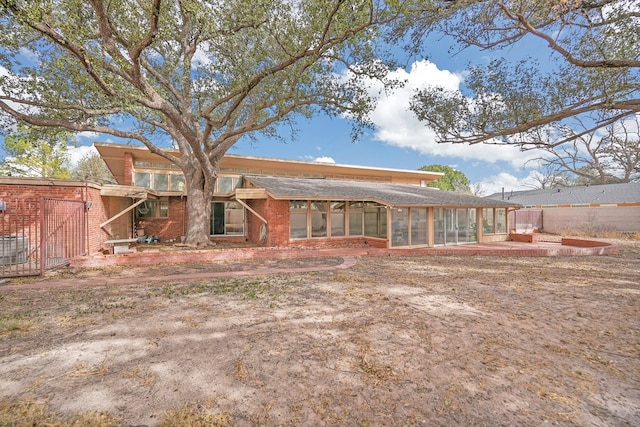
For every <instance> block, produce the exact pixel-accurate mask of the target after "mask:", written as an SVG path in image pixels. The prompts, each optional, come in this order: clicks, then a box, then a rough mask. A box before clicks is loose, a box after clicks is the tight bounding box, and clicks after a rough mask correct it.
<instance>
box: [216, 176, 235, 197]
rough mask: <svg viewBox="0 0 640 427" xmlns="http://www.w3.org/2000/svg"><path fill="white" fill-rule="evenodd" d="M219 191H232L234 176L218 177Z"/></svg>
mask: <svg viewBox="0 0 640 427" xmlns="http://www.w3.org/2000/svg"><path fill="white" fill-rule="evenodd" d="M218 185H219V187H218V188H219V191H218V192H219V193H231V191H232V190H233V178H232V177H230V176H221V177H219V178H218Z"/></svg>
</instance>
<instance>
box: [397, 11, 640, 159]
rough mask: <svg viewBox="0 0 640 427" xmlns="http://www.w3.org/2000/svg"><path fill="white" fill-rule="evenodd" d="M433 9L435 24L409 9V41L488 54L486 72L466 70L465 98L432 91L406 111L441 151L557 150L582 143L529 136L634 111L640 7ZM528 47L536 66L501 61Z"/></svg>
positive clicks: (638, 97)
mask: <svg viewBox="0 0 640 427" xmlns="http://www.w3.org/2000/svg"><path fill="white" fill-rule="evenodd" d="M440 3H441V10H440V15H438V14H436V13H434V11H433V9H432V8H431V7H430V6H429V7H420V2H419V1H416V4H417V6H415V7H414V9H413V11H414V13H415V15H414V16H418V17H419V18H418V19H417V20H410V21H409V24H416V22H417V24H416V25H414V26H413V29H414V30H415V31H414V32H413V36H414V40H419V39H420V38H421V37H422V36H423V35H424V33H425V32H429V31H433V30H437V31H441V32H442V33H444V34H446V35H447V36H450V37H452V38H453V39H454V40H455V41H456V42H457V43H458V47H459V48H460V49H464V48H472V49H475V48H480V49H482V50H488V51H491V52H494V53H493V59H492V60H491V61H490V62H489V63H487V64H481V65H480V64H476V65H475V66H472V67H471V68H470V69H469V70H468V73H467V74H466V78H465V86H464V87H463V88H462V90H460V91H448V90H445V89H443V88H438V87H434V88H430V89H427V90H422V91H420V92H419V93H417V94H416V96H415V97H414V99H413V102H412V107H411V108H412V110H413V111H414V112H415V113H416V115H417V117H418V118H419V119H421V120H423V121H424V122H425V123H426V124H427V125H428V126H429V127H431V128H433V129H434V130H435V131H436V133H437V136H438V139H439V141H440V142H453V143H470V144H474V143H480V142H488V143H498V144H519V145H521V146H524V147H532V146H536V145H545V144H547V145H560V144H563V143H565V142H568V141H569V140H571V138H573V139H575V138H579V137H580V134H579V133H574V134H572V135H570V136H568V138H567V139H559V140H555V141H552V142H548V141H540V140H537V139H536V131H538V130H540V129H541V128H544V127H545V126H548V125H551V124H557V123H562V124H564V125H569V126H570V125H572V119H574V118H578V119H581V120H583V122H585V123H586V122H587V121H588V119H587V118H586V117H587V115H589V117H591V118H594V117H596V114H595V113H597V118H596V119H595V120H591V122H590V123H589V128H588V129H587V131H588V132H590V131H594V130H596V129H599V128H603V127H606V126H607V125H609V124H611V123H614V122H616V121H619V120H621V119H623V118H626V117H630V116H633V115H635V114H638V112H640V73H639V69H640V9H639V7H638V2H637V0H595V1H593V0H502V1H488V0H487V1H482V0H480V1H478V0H457V1H448V2H440ZM443 17H444V18H443ZM441 18H442V19H441ZM408 27H411V25H406V26H405V27H403V28H400V29H399V30H398V31H400V30H404V29H406V28H408ZM544 45H546V47H547V48H546V49H547V50H545V47H544ZM531 46H535V49H536V52H535V56H537V58H535V57H534V58H524V59H521V60H518V61H516V62H510V61H508V60H506V59H504V58H503V57H501V55H502V54H503V53H504V52H506V49H511V53H512V54H513V53H514V52H519V51H522V50H526V49H528V48H531ZM518 49H520V50H519V51H518ZM539 61H541V62H539Z"/></svg>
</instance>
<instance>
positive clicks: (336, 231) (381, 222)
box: [245, 176, 519, 248]
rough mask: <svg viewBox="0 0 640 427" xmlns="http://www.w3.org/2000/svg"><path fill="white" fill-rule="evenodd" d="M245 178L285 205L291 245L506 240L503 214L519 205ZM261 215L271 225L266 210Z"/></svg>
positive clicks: (359, 185) (389, 187)
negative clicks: (334, 242)
mask: <svg viewBox="0 0 640 427" xmlns="http://www.w3.org/2000/svg"><path fill="white" fill-rule="evenodd" d="M245 180H246V186H247V187H249V188H251V187H253V188H261V189H264V191H265V192H266V194H267V195H268V197H270V198H273V199H275V200H280V201H287V202H288V220H289V221H288V225H289V226H288V233H289V235H288V240H289V243H296V242H309V241H314V240H316V241H320V240H332V239H334V240H337V239H340V240H344V239H350V238H351V239H355V238H367V239H374V240H377V241H382V242H384V243H385V246H386V247H389V248H396V247H429V246H438V245H457V244H469V243H477V242H485V241H501V240H508V230H507V227H506V218H507V212H508V210H510V209H517V208H518V207H519V206H518V205H516V204H512V203H509V202H501V201H496V200H488V199H484V198H480V197H475V196H471V195H465V194H458V193H451V192H443V191H440V190H438V189H434V188H429V187H421V186H417V185H405V184H391V183H382V182H379V183H376V182H364V181H342V180H332V179H308V178H287V177H267V176H246V177H245ZM264 217H265V218H266V221H267V222H269V220H270V216H269V212H265V213H264ZM478 224H482V226H480V227H478ZM329 243H331V242H329Z"/></svg>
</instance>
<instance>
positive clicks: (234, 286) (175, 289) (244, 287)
mask: <svg viewBox="0 0 640 427" xmlns="http://www.w3.org/2000/svg"><path fill="white" fill-rule="evenodd" d="M297 284H299V281H298V280H297V279H290V278H288V277H286V276H281V275H278V276H267V277H259V278H228V279H220V280H216V281H214V282H206V283H197V284H190V285H186V286H181V285H169V286H165V287H163V288H162V289H161V290H160V291H159V293H158V294H156V296H164V297H166V298H175V297H179V296H187V295H197V294H212V295H237V296H240V297H241V298H243V299H255V298H264V297H272V298H275V297H277V296H279V295H280V294H281V293H282V292H283V290H284V288H286V287H288V286H291V285H297Z"/></svg>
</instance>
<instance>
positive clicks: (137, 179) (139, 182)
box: [133, 172, 151, 188]
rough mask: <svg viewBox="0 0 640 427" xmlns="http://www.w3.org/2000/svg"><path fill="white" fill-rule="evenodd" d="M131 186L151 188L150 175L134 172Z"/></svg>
mask: <svg viewBox="0 0 640 427" xmlns="http://www.w3.org/2000/svg"><path fill="white" fill-rule="evenodd" d="M133 184H134V185H135V186H136V187H145V188H151V174H150V173H145V172H136V173H135V174H133Z"/></svg>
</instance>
